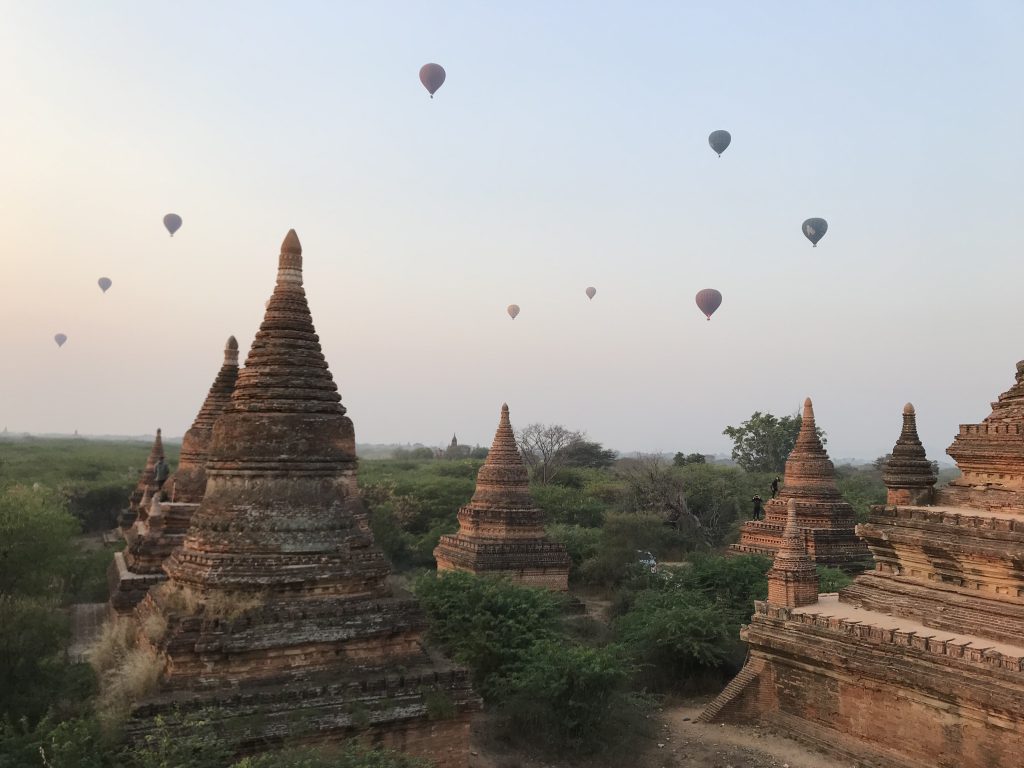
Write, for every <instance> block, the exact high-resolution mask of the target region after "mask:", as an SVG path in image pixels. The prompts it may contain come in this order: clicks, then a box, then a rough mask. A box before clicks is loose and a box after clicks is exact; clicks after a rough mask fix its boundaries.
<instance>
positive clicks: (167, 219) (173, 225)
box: [164, 213, 181, 237]
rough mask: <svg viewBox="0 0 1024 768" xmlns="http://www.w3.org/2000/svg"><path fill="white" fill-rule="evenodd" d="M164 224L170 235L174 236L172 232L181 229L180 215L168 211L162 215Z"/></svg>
mask: <svg viewBox="0 0 1024 768" xmlns="http://www.w3.org/2000/svg"><path fill="white" fill-rule="evenodd" d="M164 226H165V227H167V231H168V232H170V233H171V237H174V233H175V232H177V231H178V230H179V229H181V216H179V215H178V214H176V213H168V214H167V215H166V216H164Z"/></svg>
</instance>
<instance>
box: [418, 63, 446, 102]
mask: <svg viewBox="0 0 1024 768" xmlns="http://www.w3.org/2000/svg"><path fill="white" fill-rule="evenodd" d="M420 82H421V83H423V87H424V88H426V89H427V90H428V91H429V92H430V98H434V94H435V93H437V89H438V88H440V87H441V86H442V85H444V67H442V66H441V65H440V64H424V65H423V66H422V67H420Z"/></svg>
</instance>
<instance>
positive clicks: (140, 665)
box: [96, 648, 191, 765]
mask: <svg viewBox="0 0 1024 768" xmlns="http://www.w3.org/2000/svg"><path fill="white" fill-rule="evenodd" d="M164 665H165V659H164V658H163V657H162V656H159V655H156V654H154V653H152V652H150V651H148V650H146V649H144V648H133V649H131V650H130V651H128V653H127V655H125V657H124V659H123V661H122V662H121V663H120V664H119V665H118V666H116V667H114V668H113V669H111V670H110V671H108V672H107V673H106V674H105V675H104V677H103V678H101V679H100V693H99V696H98V697H97V699H96V715H97V717H98V718H99V721H100V725H102V726H103V728H104V729H105V731H106V732H107V733H115V732H116V731H117V729H118V728H119V727H120V726H121V724H122V723H124V721H125V720H126V719H127V718H128V715H129V714H130V712H131V708H132V705H133V704H135V703H136V702H137V701H139V699H141V698H143V697H144V696H146V695H147V694H149V693H152V692H153V691H154V690H155V689H156V684H157V680H158V679H159V677H160V673H161V672H163V669H164ZM185 765H191V763H185Z"/></svg>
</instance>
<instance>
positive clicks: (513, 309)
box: [508, 304, 519, 320]
mask: <svg viewBox="0 0 1024 768" xmlns="http://www.w3.org/2000/svg"><path fill="white" fill-rule="evenodd" d="M518 314H519V305H518V304H509V305H508V316H509V317H511V318H512V319H513V320H515V319H516V315H518Z"/></svg>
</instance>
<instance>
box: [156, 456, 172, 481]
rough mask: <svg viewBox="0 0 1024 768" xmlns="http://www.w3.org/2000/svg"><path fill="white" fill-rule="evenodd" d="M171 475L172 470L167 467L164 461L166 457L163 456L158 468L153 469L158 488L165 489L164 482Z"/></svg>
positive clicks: (157, 465)
mask: <svg viewBox="0 0 1024 768" xmlns="http://www.w3.org/2000/svg"><path fill="white" fill-rule="evenodd" d="M170 475H171V468H170V467H168V466H167V462H166V461H164V457H163V456H161V457H160V459H159V461H157V463H156V466H154V467H153V478H154V479H155V480H156V487H157V488H161V487H163V484H164V482H165V481H166V480H167V478H168V477H170Z"/></svg>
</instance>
